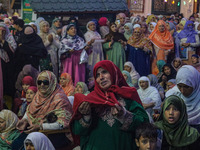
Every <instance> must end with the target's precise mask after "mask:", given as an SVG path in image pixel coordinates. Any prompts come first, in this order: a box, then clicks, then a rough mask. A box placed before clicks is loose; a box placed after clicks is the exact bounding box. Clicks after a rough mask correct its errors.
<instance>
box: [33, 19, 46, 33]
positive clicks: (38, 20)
mask: <svg viewBox="0 0 200 150" xmlns="http://www.w3.org/2000/svg"><path fill="white" fill-rule="evenodd" d="M44 20H45V19H44V18H43V17H39V18H37V19H36V21H35V24H36V26H37V29H38V34H39V33H40V22H41V21H44Z"/></svg>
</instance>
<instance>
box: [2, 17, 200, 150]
mask: <svg viewBox="0 0 200 150" xmlns="http://www.w3.org/2000/svg"><path fill="white" fill-rule="evenodd" d="M113 20H115V22H110V21H109V20H108V19H107V18H106V17H101V18H95V19H92V20H91V21H89V22H88V23H87V24H86V25H85V29H86V31H87V32H85V33H83V31H82V30H80V26H79V20H78V18H76V17H74V16H72V17H70V18H69V20H68V22H67V24H63V23H62V20H60V19H59V18H55V19H53V20H52V22H48V21H46V20H45V19H44V18H42V17H38V18H37V20H36V21H35V22H31V23H29V24H25V23H24V21H23V20H22V19H20V18H19V17H18V16H10V17H9V16H7V15H6V14H2V15H1V20H0V58H1V61H0V109H1V112H0V148H1V149H5V150H7V149H21V148H22V149H23V147H24V148H25V149H31V147H34V148H35V149H48V150H49V149H52V150H53V149H63V148H64V149H66V148H68V149H72V145H76V146H77V145H80V146H81V148H82V149H83V150H84V149H86V150H89V149H119V150H122V149H128V150H129V149H137V148H138V149H140V150H143V149H145V147H146V148H147V147H151V148H150V149H152V150H153V149H194V148H195V147H198V145H199V142H198V141H199V133H198V132H199V131H200V116H199V114H200V113H199V112H200V109H199V108H200V107H198V106H199V105H200V103H199V101H200V85H199V83H200V82H199V81H200V74H199V72H200V62H199V55H200V40H199V36H200V16H198V14H197V13H195V14H193V15H191V16H190V17H189V18H184V16H183V15H182V14H179V13H175V14H172V15H171V16H164V15H159V16H155V15H153V14H149V15H148V16H139V15H138V16H135V15H134V13H133V14H125V13H119V14H116V18H113ZM107 85H108V87H107ZM10 110H11V111H10ZM148 120H149V122H150V123H151V124H148V123H146V124H143V123H145V122H148ZM2 124H3V125H2ZM142 124H143V125H142ZM153 124H154V125H153ZM140 125H142V126H140ZM65 129H68V130H67V131H66V130H65ZM145 129H146V130H145ZM45 130H49V131H55V132H56V133H54V134H52V135H48V138H47V137H46V136H45V135H44V134H42V133H39V132H38V131H45ZM59 130H60V131H62V132H60V131H59ZM70 131H71V132H70ZM154 131H155V132H154ZM150 134H152V135H153V136H149V135H150ZM27 135H28V136H27ZM77 135H78V137H77ZM188 135H189V136H188ZM114 137H115V138H114ZM40 138H41V140H40ZM102 138H104V139H102ZM110 139H112V140H110ZM144 139H146V143H145V142H144V141H143V142H142V140H144ZM102 141H103V142H102ZM119 141H120V142H119ZM38 143H40V144H38ZM155 143H156V144H155ZM136 147H137V148H136Z"/></svg>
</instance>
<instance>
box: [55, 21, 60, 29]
mask: <svg viewBox="0 0 200 150" xmlns="http://www.w3.org/2000/svg"><path fill="white" fill-rule="evenodd" d="M54 25H55V26H56V27H57V28H59V27H60V20H57V21H56V22H54Z"/></svg>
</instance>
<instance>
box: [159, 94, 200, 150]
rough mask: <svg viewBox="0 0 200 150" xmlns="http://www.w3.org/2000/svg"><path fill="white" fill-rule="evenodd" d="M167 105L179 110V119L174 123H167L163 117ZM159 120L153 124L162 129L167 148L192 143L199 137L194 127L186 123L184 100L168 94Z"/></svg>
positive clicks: (171, 148)
mask: <svg viewBox="0 0 200 150" xmlns="http://www.w3.org/2000/svg"><path fill="white" fill-rule="evenodd" d="M169 105H174V106H175V107H176V108H177V109H178V110H179V111H180V117H179V120H178V121H177V122H176V123H174V124H169V123H168V121H167V120H166V119H165V111H166V109H167V107H168V106H169ZM158 120H159V121H158V122H156V123H155V125H156V126H157V127H158V128H160V129H162V130H163V131H164V135H165V138H166V140H167V143H168V144H169V145H170V148H169V150H175V149H177V148H179V147H184V146H187V145H190V144H192V143H194V142H195V141H196V140H197V139H198V138H199V133H198V131H197V130H196V129H194V128H192V127H190V126H189V125H188V116H187V110H186V105H185V103H184V101H183V100H182V99H181V98H179V97H177V96H175V95H172V96H169V97H168V98H166V99H165V101H164V104H163V107H162V111H161V114H160V118H159V119H158Z"/></svg>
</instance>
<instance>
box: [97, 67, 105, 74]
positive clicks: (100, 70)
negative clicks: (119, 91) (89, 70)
mask: <svg viewBox="0 0 200 150" xmlns="http://www.w3.org/2000/svg"><path fill="white" fill-rule="evenodd" d="M104 70H105V69H103V68H101V67H100V68H98V69H97V73H101V72H102V71H104Z"/></svg>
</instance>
